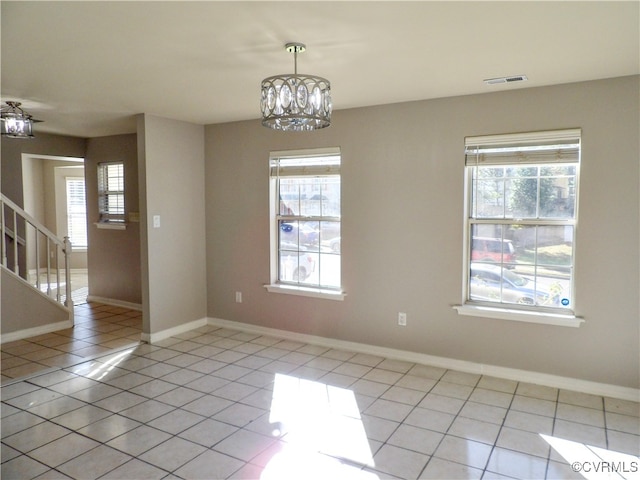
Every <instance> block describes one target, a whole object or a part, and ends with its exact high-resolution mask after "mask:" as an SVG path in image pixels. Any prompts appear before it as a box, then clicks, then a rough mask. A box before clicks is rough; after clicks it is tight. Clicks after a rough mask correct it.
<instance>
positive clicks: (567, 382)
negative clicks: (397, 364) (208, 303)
mask: <svg viewBox="0 0 640 480" xmlns="http://www.w3.org/2000/svg"><path fill="white" fill-rule="evenodd" d="M207 323H208V324H209V325H214V326H218V327H224V328H231V329H235V330H242V331H245V332H248V333H256V334H260V335H270V336H274V337H279V338H282V339H285V340H292V341H297V342H303V343H310V344H313V345H320V346H323V347H327V348H335V349H340V350H348V351H351V352H356V353H367V354H369V355H377V356H380V357H385V358H389V359H393V360H402V361H405V362H411V363H419V364H423V365H431V366H434V367H440V368H446V369H451V370H457V371H460V372H466V373H475V374H481V375H490V376H492V377H498V378H504V379H506V380H515V381H518V382H527V383H534V384H537V385H544V386H547V387H553V388H562V389H565V390H573V391H578V392H583V393H589V394H592V395H600V396H603V397H611V398H619V399H622V400H630V401H634V402H637V401H638V399H640V389H637V388H630V387H622V386H620V385H610V384H606V383H598V382H592V381H589V380H581V379H578V378H571V377H562V376H559V375H551V374H548V373H541V372H532V371H529V370H520V369H517V368H508V367H500V366H496V365H484V364H481V363H475V362H469V361H466V360H456V359H454V358H447V357H438V356H434V355H427V354H424V353H417V352H409V351H406V350H398V349H395V348H387V347H379V346H375V345H367V344H365V343H357V342H349V341H346V340H336V339H333V338H327V337H319V336H317V335H309V334H305V333H296V332H290V331H287V330H279V329H276V328H270V327H262V326H259V325H250V324H247V323H241V322H234V321H232V320H223V319H221V318H209V319H208V322H207Z"/></svg>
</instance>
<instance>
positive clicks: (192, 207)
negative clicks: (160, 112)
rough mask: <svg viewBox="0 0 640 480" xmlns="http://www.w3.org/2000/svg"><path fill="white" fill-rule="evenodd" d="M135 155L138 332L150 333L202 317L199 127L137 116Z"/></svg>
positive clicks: (203, 277)
mask: <svg viewBox="0 0 640 480" xmlns="http://www.w3.org/2000/svg"><path fill="white" fill-rule="evenodd" d="M138 156H139V162H140V165H139V167H140V170H139V175H140V179H141V184H140V201H141V205H140V207H141V212H142V217H141V224H140V225H141V226H142V234H141V240H142V271H143V275H142V285H143V294H142V297H143V332H144V333H145V334H154V333H156V332H159V331H162V330H167V329H170V328H173V327H178V326H180V325H182V324H184V323H187V322H190V321H194V320H201V319H204V318H205V317H206V285H205V281H206V273H205V271H206V263H205V261H204V258H205V228H204V223H205V215H204V212H205V206H204V189H205V183H204V127H203V126H202V125H194V124H190V123H186V122H180V121H177V120H169V119H165V118H160V117H155V116H151V115H140V116H139V117H138ZM154 215H158V216H159V217H160V227H159V228H154V227H153V216H154Z"/></svg>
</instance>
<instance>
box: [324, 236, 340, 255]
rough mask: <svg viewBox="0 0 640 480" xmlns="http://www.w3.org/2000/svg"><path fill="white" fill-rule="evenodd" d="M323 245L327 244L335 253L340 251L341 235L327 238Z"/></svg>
mask: <svg viewBox="0 0 640 480" xmlns="http://www.w3.org/2000/svg"><path fill="white" fill-rule="evenodd" d="M323 245H325V246H327V247H328V248H329V249H330V250H331V251H332V252H333V253H340V237H334V238H332V239H330V240H327V241H326V242H323Z"/></svg>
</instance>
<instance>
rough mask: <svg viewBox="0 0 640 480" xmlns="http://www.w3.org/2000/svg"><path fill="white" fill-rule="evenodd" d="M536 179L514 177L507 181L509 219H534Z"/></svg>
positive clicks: (535, 210)
mask: <svg viewBox="0 0 640 480" xmlns="http://www.w3.org/2000/svg"><path fill="white" fill-rule="evenodd" d="M537 206H538V178H527V177H525V176H522V177H514V178H512V179H511V180H509V208H508V209H507V211H508V214H507V216H508V217H509V218H536V217H537V215H536V212H537Z"/></svg>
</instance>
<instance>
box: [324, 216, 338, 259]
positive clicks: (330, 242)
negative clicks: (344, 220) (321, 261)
mask: <svg viewBox="0 0 640 480" xmlns="http://www.w3.org/2000/svg"><path fill="white" fill-rule="evenodd" d="M320 246H321V249H322V251H331V252H334V253H340V222H324V221H323V222H320Z"/></svg>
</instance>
